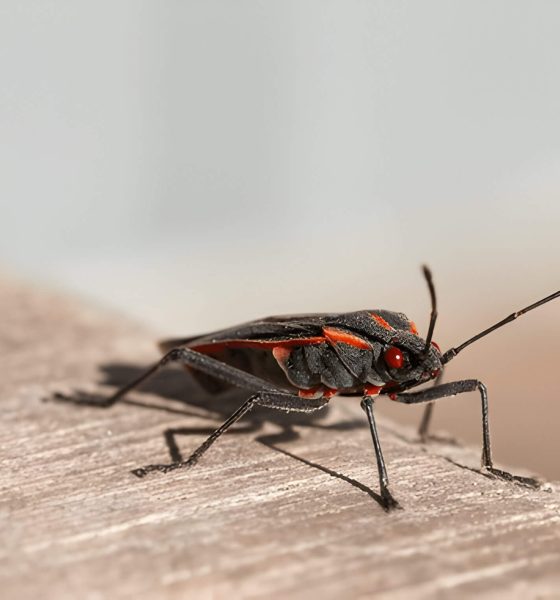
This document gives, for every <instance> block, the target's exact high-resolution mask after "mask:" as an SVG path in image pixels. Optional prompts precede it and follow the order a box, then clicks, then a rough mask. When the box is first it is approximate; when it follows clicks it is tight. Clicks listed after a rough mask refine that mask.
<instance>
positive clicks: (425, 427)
mask: <svg viewBox="0 0 560 600" xmlns="http://www.w3.org/2000/svg"><path fill="white" fill-rule="evenodd" d="M442 379H443V368H442V369H441V371H440V372H439V373H438V376H437V377H436V378H435V380H434V387H436V386H438V385H439V384H440V383H441V380H442ZM433 412H434V404H433V402H430V403H429V404H427V405H426V408H425V409H424V414H423V415H422V420H421V421H420V426H419V427H418V435H419V437H420V441H421V442H422V443H425V442H426V441H427V440H428V437H429V435H428V431H429V429H430V423H431V422H432V415H433Z"/></svg>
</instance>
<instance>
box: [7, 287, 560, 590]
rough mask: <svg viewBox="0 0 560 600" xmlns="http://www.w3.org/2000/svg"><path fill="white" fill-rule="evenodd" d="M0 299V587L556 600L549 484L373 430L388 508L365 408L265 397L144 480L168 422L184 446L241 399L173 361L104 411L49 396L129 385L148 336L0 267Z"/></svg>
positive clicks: (558, 532) (474, 453)
mask: <svg viewBox="0 0 560 600" xmlns="http://www.w3.org/2000/svg"><path fill="white" fill-rule="evenodd" d="M0 310H1V314H2V315H3V320H2V328H1V331H0V351H1V360H0V370H1V377H0V402H1V407H2V427H1V429H0V448H1V461H2V474H1V489H0V502H1V504H0V520H1V521H0V525H1V531H2V539H1V542H2V543H1V546H0V584H1V588H0V589H1V590H2V597H3V598H10V599H11V598H14V599H15V598H17V599H19V598H42V599H51V598H52V599H55V598H56V599H57V600H61V599H66V598H73V599H74V598H87V599H89V598H91V599H92V600H93V599H100V598H111V599H114V598H133V597H134V598H135V599H136V600H138V599H143V598H196V599H197V598H204V599H206V598H295V599H298V598H305V599H309V598H318V597H323V598H371V597H376V598H388V599H394V598H458V597H459V598H462V597H470V596H474V595H476V596H477V597H483V598H486V597H488V598H492V597H501V598H503V597H507V598H558V597H560V591H559V590H560V497H559V495H558V493H556V492H555V491H550V492H546V491H539V492H535V491H531V490H527V489H525V488H522V487H519V486H517V485H512V484H507V483H504V482H501V481H496V480H492V479H489V478H487V477H485V476H483V475H481V474H480V473H479V472H477V469H478V465H479V450H472V449H465V448H460V447H458V446H453V445H448V444H443V443H432V444H429V445H428V446H425V447H424V446H421V445H419V444H417V443H416V442H415V436H414V433H413V432H411V431H410V430H407V429H404V428H402V427H399V426H397V425H395V424H394V423H391V422H388V421H384V422H382V423H381V428H380V429H381V436H382V443H383V446H384V451H385V456H386V459H387V462H388V469H389V475H390V477H391V480H392V483H393V491H394V493H395V495H396V497H397V498H398V499H399V501H400V502H401V504H402V505H403V507H404V509H403V510H400V511H395V512H393V513H390V514H387V513H385V512H384V511H383V510H382V508H381V507H380V506H379V504H378V503H377V502H376V501H375V499H374V496H375V491H376V489H377V486H376V473H375V463H374V455H373V450H372V446H371V441H370V438H369V432H368V430H367V427H366V423H365V421H364V417H363V415H362V414H361V411H360V409H359V407H358V406H357V403H356V402H355V401H354V400H352V401H350V400H348V399H335V400H334V401H333V402H332V403H331V404H332V407H331V408H330V409H329V410H328V411H326V412H325V413H324V414H323V413H322V414H320V415H318V417H317V418H313V419H310V418H309V417H307V418H305V419H302V418H301V417H299V418H298V417H295V416H292V415H284V414H279V413H273V412H270V411H265V410H262V409H259V410H258V411H257V412H255V413H254V415H253V416H252V417H251V418H247V419H246V420H244V421H243V422H242V423H240V424H238V426H236V428H235V431H234V432H232V433H231V434H228V435H227V436H225V437H224V438H223V439H222V440H220V442H219V443H218V444H216V446H215V448H213V449H212V451H211V452H209V453H208V455H206V456H205V458H204V460H203V461H202V462H201V464H200V465H199V466H198V467H196V468H195V469H192V470H190V471H183V472H181V471H176V472H173V473H170V474H167V475H159V474H154V475H152V476H150V477H146V478H145V479H142V480H140V479H137V478H136V477H134V476H133V475H132V474H131V473H130V470H131V469H133V468H135V467H138V466H141V465H143V464H146V463H151V462H168V461H169V460H170V458H169V448H168V444H166V441H165V437H164V433H165V432H166V431H169V430H177V429H180V430H181V433H180V434H178V435H176V436H175V437H174V439H175V441H176V444H177V448H176V450H175V452H176V453H177V452H179V453H182V454H188V452H189V451H190V450H192V449H193V448H194V447H196V446H197V445H198V444H199V443H200V442H201V441H202V440H203V439H204V437H205V435H206V434H207V433H208V432H209V431H210V430H211V429H213V428H214V427H216V426H217V425H218V424H219V423H220V422H221V420H223V418H224V416H225V415H227V414H228V413H229V412H231V411H232V410H233V409H234V407H235V406H237V405H238V404H239V403H240V401H241V399H242V398H243V396H239V395H229V396H227V397H223V398H222V397H220V398H215V397H210V396H208V395H207V394H205V393H203V392H202V391H201V390H200V389H199V388H198V387H197V386H196V385H195V384H194V383H193V382H192V381H190V379H189V377H188V375H187V374H185V373H183V372H181V371H178V370H177V371H174V370H169V371H167V372H165V373H164V374H162V375H161V376H158V378H157V380H155V381H154V382H152V383H151V384H148V385H147V386H146V388H144V389H143V390H142V391H139V392H136V393H133V394H131V395H130V398H129V399H128V400H127V401H126V402H123V403H122V404H120V405H118V406H115V407H113V408H111V409H108V410H103V409H97V408H93V407H76V406H73V405H67V404H63V403H56V402H50V401H47V402H45V400H48V399H50V398H52V395H53V394H54V393H55V392H65V393H74V392H76V391H79V392H93V393H99V392H100V391H102V392H104V393H106V392H108V391H109V390H111V389H113V386H115V385H118V384H120V383H122V382H125V381H126V380H127V379H128V378H130V377H131V376H133V375H134V374H136V373H138V372H139V369H141V368H142V367H143V366H145V365H147V364H149V363H150V362H151V361H153V360H154V359H155V358H156V357H157V352H156V350H155V346H154V344H153V342H154V339H153V336H152V335H151V334H150V332H147V331H143V330H142V329H141V327H139V326H137V325H135V324H133V323H130V322H127V321H126V319H123V318H122V317H119V316H115V315H110V314H105V313H104V312H103V311H101V310H99V309H93V308H91V307H89V306H84V305H82V304H80V303H79V302H77V301H75V300H72V299H67V298H64V297H61V296H59V295H55V294H51V293H49V292H45V291H38V290H34V289H30V288H28V287H26V286H24V285H21V284H18V283H15V282H13V281H10V280H7V279H5V280H4V281H2V283H0ZM168 438H169V440H168V441H171V437H170V434H168Z"/></svg>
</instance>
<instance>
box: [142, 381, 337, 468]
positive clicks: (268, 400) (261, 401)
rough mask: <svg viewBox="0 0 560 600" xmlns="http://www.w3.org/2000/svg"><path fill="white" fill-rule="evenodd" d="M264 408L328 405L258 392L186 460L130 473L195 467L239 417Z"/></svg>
mask: <svg viewBox="0 0 560 600" xmlns="http://www.w3.org/2000/svg"><path fill="white" fill-rule="evenodd" d="M257 404H258V405H260V406H266V407H268V408H275V409H278V410H286V411H299V412H313V411H316V410H319V409H321V408H323V407H324V406H326V405H327V404H328V400H327V399H324V398H316V399H313V400H303V399H302V398H300V397H299V396H296V395H295V394H290V393H287V392H286V393H273V392H259V393H258V394H254V395H253V396H251V397H250V398H249V399H248V400H247V401H246V402H244V403H243V404H242V405H241V406H240V407H239V408H238V409H237V410H236V411H235V412H234V413H233V414H232V415H231V416H230V417H229V418H228V419H227V420H226V421H224V423H222V425H220V427H218V429H216V431H214V432H213V433H212V434H211V435H210V436H209V437H208V438H207V439H206V440H205V441H204V442H203V443H202V444H201V445H200V446H199V447H198V448H197V449H196V450H195V451H194V452H193V453H192V454H191V455H190V456H189V457H188V458H187V459H186V460H182V461H178V462H174V463H170V464H167V465H161V464H153V465H146V466H145V467H140V468H139V469H134V470H133V471H132V473H133V474H134V475H136V476H137V477H144V476H145V475H147V474H148V473H151V472H153V471H159V472H160V473H168V472H169V471H174V470H175V469H180V468H189V467H193V466H194V465H196V463H197V462H198V461H199V460H200V458H201V457H202V455H203V454H204V453H205V452H206V451H207V450H208V449H209V448H210V446H212V444H213V443H214V442H215V441H216V440H217V439H218V438H219V437H220V436H221V435H222V434H223V433H225V432H226V431H227V430H228V429H229V428H230V427H231V426H232V425H233V424H234V423H236V422H237V421H239V419H241V417H243V416H244V415H246V414H247V413H248V412H249V411H250V410H251V409H252V408H254V407H255V406H256V405H257Z"/></svg>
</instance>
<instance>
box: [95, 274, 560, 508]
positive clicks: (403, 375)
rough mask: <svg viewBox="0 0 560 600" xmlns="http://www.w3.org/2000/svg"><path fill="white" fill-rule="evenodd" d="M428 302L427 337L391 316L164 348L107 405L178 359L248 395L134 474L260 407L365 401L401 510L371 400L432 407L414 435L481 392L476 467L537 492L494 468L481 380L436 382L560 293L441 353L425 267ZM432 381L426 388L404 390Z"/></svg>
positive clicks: (260, 327)
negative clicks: (201, 433)
mask: <svg viewBox="0 0 560 600" xmlns="http://www.w3.org/2000/svg"><path fill="white" fill-rule="evenodd" d="M423 273H424V277H425V279H426V282H427V284H428V289H429V293H430V299H431V316H430V321H429V326H428V333H427V335H426V338H425V339H423V338H422V337H421V336H420V335H419V333H418V330H417V328H416V325H415V324H414V322H413V321H411V320H410V319H408V317H407V316H406V315H404V314H402V313H398V312H392V311H388V310H361V311H357V312H350V313H342V314H306V315H294V316H280V317H269V318H266V319H261V320H257V321H251V322H248V323H245V324H242V325H238V326H236V327H232V328H229V329H224V330H221V331H216V332H213V333H209V334H206V335H199V336H194V337H189V338H181V339H172V340H166V341H163V342H161V343H160V348H161V350H162V351H163V352H164V356H163V358H162V359H161V360H160V361H159V362H158V363H157V364H155V365H154V366H153V367H151V368H150V369H149V370H147V371H146V372H145V373H144V374H143V375H141V376H140V377H139V378H137V379H136V380H134V381H132V382H131V383H129V384H128V385H126V386H125V387H123V388H122V389H120V390H119V391H117V392H116V393H115V394H114V395H113V396H111V397H110V398H107V399H106V400H104V401H103V406H111V405H113V404H114V403H115V402H117V401H118V400H120V399H121V398H123V396H125V394H127V393H128V392H129V391H131V390H132V389H133V388H135V387H137V386H138V385H139V384H141V383H142V382H144V381H145V380H146V379H148V378H149V377H150V376H151V375H153V374H154V373H156V371H158V370H159V369H161V368H162V367H164V366H165V365H167V364H169V363H180V364H182V365H184V366H185V367H187V368H188V369H189V370H190V371H191V372H192V373H193V374H194V375H195V376H198V377H202V378H207V377H210V378H212V379H213V380H218V381H219V382H222V383H223V384H226V385H229V386H237V387H239V388H243V389H245V390H248V391H249V392H250V397H249V398H248V399H247V400H246V401H245V402H244V403H243V404H242V405H241V406H240V407H239V408H238V409H237V410H236V411H235V412H234V413H233V414H232V415H231V416H230V417H229V418H228V419H227V420H226V421H225V422H224V423H223V424H222V425H221V426H220V427H218V429H216V431H214V433H212V434H211V435H210V436H209V437H208V438H207V439H206V441H205V442H204V443H203V444H202V445H200V446H199V447H198V448H197V449H196V450H195V451H194V452H193V453H192V454H191V456H190V457H189V458H187V459H186V460H182V461H179V462H175V463H172V464H168V465H147V466H145V467H142V468H140V469H136V470H135V471H133V472H134V473H135V474H136V475H137V476H139V477H143V476H145V475H146V474H148V473H149V472H153V471H159V472H169V471H172V470H174V469H178V468H185V467H191V466H193V465H195V464H196V463H197V462H198V461H199V460H200V458H201V457H202V455H203V454H204V453H205V452H206V451H207V450H208V449H209V448H210V447H211V446H212V444H214V442H216V440H218V438H219V437H220V436H221V435H222V434H223V433H225V432H226V431H227V430H228V429H229V428H230V427H231V426H232V425H233V424H234V423H235V422H237V421H238V420H239V419H241V418H242V417H243V415H245V414H247V413H248V412H249V411H250V410H251V409H252V408H253V407H255V406H256V405H261V406H267V407H270V408H275V409H279V410H284V411H302V412H312V411H316V410H319V409H321V408H323V407H324V406H326V405H327V403H328V402H329V400H330V398H332V396H334V395H342V396H358V397H361V398H362V400H361V406H362V408H363V410H364V411H365V414H366V416H367V419H368V422H369V428H370V432H371V437H372V441H373V447H374V450H375V456H376V461H377V469H378V475H379V486H380V495H381V499H382V504H383V506H384V507H385V508H386V509H387V510H389V509H391V508H395V507H398V506H399V505H398V502H397V501H396V500H395V498H394V497H393V494H392V493H391V491H390V488H389V478H388V475H387V469H386V466H385V461H384V458H383V452H382V450H381V443H380V439H379V434H378V431H377V427H376V423H375V417H374V399H375V398H376V397H378V396H388V397H389V398H390V399H391V400H393V401H395V402H402V403H405V404H419V403H428V404H427V407H426V410H425V413H424V416H423V419H422V422H421V425H420V435H421V437H422V438H423V439H425V438H426V436H427V433H428V428H429V422H430V418H431V415H432V408H433V405H432V403H433V402H434V401H435V400H438V399H440V398H445V397H449V396H455V395H457V394H462V393H465V392H474V391H478V393H479V394H480V399H481V402H482V465H483V467H484V469H485V470H486V471H487V472H488V473H490V474H492V475H493V476H495V477H498V478H502V479H506V480H508V481H516V482H519V483H522V484H525V485H530V486H534V487H537V486H538V483H537V482H536V481H535V480H533V479H529V478H525V477H517V476H515V475H511V474H510V473H507V472H505V471H501V470H499V469H496V468H494V466H493V461H492V451H491V445H490V431H489V424H488V393H487V389H486V387H485V385H484V384H483V383H482V382H480V381H478V380H477V379H465V380H461V381H454V382H451V383H441V382H440V381H441V377H442V373H443V368H444V366H445V365H446V364H447V363H448V362H449V361H450V360H451V359H453V358H454V357H455V356H457V354H459V352H461V351H462V350H464V349H465V348H466V347H467V346H469V345H470V344H472V343H474V342H476V341H478V340H479V339H481V338H482V337H484V336H486V335H488V334H489V333H491V332H493V331H495V330H496V329H498V328H499V327H502V326H503V325H506V324H507V323H510V322H511V321H513V320H515V319H517V317H520V316H521V315H523V314H525V313H527V312H529V311H530V310H533V309H535V308H537V307H539V306H542V305H543V304H545V303H547V302H550V301H551V300H553V299H555V298H558V297H559V296H560V290H559V291H557V292H555V293H554V294H551V295H550V296H547V297H546V298H543V299H542V300H539V301H538V302H535V303H533V304H531V305H529V306H527V307H525V308H523V309H521V310H519V311H517V312H514V313H512V314H511V315H509V316H508V317H506V318H505V319H503V320H501V321H499V322H498V323H495V324H494V325H492V326H491V327H489V328H487V329H484V330H483V331H481V332H480V333H478V334H476V335H475V336H473V337H471V338H469V339H468V340H467V341H465V342H463V343H462V344H460V345H458V346H456V347H454V348H450V349H449V350H447V351H446V352H442V351H441V350H440V348H439V346H438V345H437V344H436V342H435V341H433V339H432V336H433V333H434V328H435V325H436V320H437V303H436V293H435V287H434V283H433V278H432V274H431V272H430V270H429V269H428V267H426V266H424V267H423ZM431 380H434V384H435V385H433V386H432V387H428V388H425V389H422V390H420V391H415V392H409V391H408V390H410V389H411V388H414V387H416V386H418V385H420V384H423V383H427V382H429V381H431Z"/></svg>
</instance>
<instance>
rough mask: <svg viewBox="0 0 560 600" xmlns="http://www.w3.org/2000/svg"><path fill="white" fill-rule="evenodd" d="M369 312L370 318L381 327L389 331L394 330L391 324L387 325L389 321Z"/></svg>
mask: <svg viewBox="0 0 560 600" xmlns="http://www.w3.org/2000/svg"><path fill="white" fill-rule="evenodd" d="M370 314H371V318H372V319H373V320H374V321H375V322H376V323H377V324H378V325H381V327H383V328H385V329H387V330H389V331H394V328H393V327H391V325H389V323H387V321H386V320H385V319H384V318H383V317H380V316H379V315H376V314H375V313H370Z"/></svg>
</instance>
